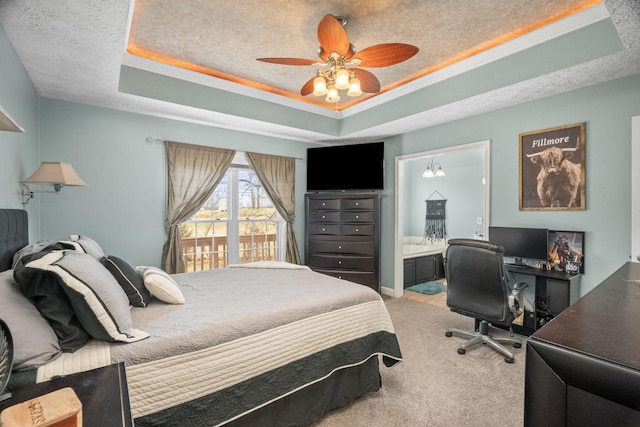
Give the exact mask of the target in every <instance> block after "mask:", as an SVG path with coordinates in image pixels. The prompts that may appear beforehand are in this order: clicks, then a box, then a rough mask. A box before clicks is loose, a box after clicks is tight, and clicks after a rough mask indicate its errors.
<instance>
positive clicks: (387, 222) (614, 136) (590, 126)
mask: <svg viewBox="0 0 640 427" xmlns="http://www.w3.org/2000/svg"><path fill="white" fill-rule="evenodd" d="M636 115H640V75H635V76H631V77H627V78H623V79H618V80H614V81H611V82H608V83H604V84H600V85H597V86H592V87H587V88H584V89H580V90H576V91H572V92H569V93H566V94H562V95H557V96H552V97H548V98H544V99H541V100H538V101H533V102H528V103H525V104H521V105H517V106H514V107H510V108H506V109H502V110H498V111H494V112H491V113H486V114H482V115H478V116H475V117H471V118H467V119H464V120H458V121H455V122H451V123H447V124H444V125H441V126H435V127H431V128H428V129H424V130H420V131H416V132H412V133H409V134H405V135H400V136H396V137H394V138H389V139H388V140H387V145H386V156H387V157H386V168H387V171H392V170H393V165H394V159H395V157H396V156H400V155H407V154H411V153H418V152H422V151H427V150H432V149H437V148H442V147H450V146H456V145H461V144H466V143H470V142H476V141H481V140H486V139H489V140H491V181H490V182H491V224H495V225H503V226H530V227H549V228H555V229H561V230H584V231H586V238H585V246H586V247H585V255H586V259H585V274H584V276H583V278H582V281H581V294H582V295H584V294H585V293H586V292H588V291H589V290H591V289H593V288H594V287H595V286H596V285H597V284H599V283H600V282H601V281H602V280H603V279H604V278H606V277H607V276H608V275H610V274H611V273H613V272H614V271H615V270H616V269H618V267H620V265H622V264H623V263H624V262H626V261H629V260H630V256H631V117H632V116H636ZM580 122H586V210H584V211H520V210H519V209H518V135H519V134H520V133H522V132H528V131H535V130H539V129H546V128H550V127H554V126H560V125H566V124H573V123H580ZM431 141H433V142H431ZM394 180H395V177H394V174H393V173H387V174H386V181H385V188H386V190H385V194H384V196H383V198H382V236H381V238H382V242H381V244H382V249H381V257H382V265H381V276H382V282H383V285H384V286H387V287H393V256H394V255H393V250H394V243H393V242H394V227H393V224H394V221H395V218H394V215H395V214H394V197H393V190H392V189H393V188H394V185H395V182H394Z"/></svg>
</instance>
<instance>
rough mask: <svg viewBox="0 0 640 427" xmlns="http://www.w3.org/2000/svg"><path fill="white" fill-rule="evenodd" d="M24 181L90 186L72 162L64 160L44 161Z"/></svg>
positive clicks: (26, 182) (29, 182)
mask: <svg viewBox="0 0 640 427" xmlns="http://www.w3.org/2000/svg"><path fill="white" fill-rule="evenodd" d="M22 182H24V183H25V184H58V185H75V186H81V187H87V186H88V184H87V183H86V182H84V181H83V180H82V179H81V178H80V177H79V176H78V174H77V173H76V171H74V170H73V167H72V166H71V164H70V163H63V162H42V163H41V164H40V167H39V168H38V169H37V170H36V171H35V172H34V173H33V175H31V176H30V177H29V178H27V179H25V180H24V181H22Z"/></svg>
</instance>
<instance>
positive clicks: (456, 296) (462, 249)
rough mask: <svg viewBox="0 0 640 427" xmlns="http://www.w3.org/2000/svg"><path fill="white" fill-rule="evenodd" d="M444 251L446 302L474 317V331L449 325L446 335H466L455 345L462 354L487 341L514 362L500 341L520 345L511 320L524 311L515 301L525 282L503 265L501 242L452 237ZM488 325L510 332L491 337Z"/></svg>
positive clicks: (509, 360) (507, 360) (509, 361)
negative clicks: (451, 327)
mask: <svg viewBox="0 0 640 427" xmlns="http://www.w3.org/2000/svg"><path fill="white" fill-rule="evenodd" d="M448 243H449V246H448V248H447V252H446V264H445V276H446V279H447V305H448V306H449V309H450V310H451V311H455V312H456V313H460V314H463V315H465V316H470V317H473V318H474V319H476V326H477V327H478V329H477V330H476V331H475V332H468V331H463V330H460V329H449V330H447V332H446V333H445V335H446V336H448V337H450V336H452V335H456V336H460V337H463V338H469V340H468V341H466V342H465V343H463V344H462V346H461V347H460V348H458V353H459V354H465V353H466V350H467V348H469V347H471V346H473V345H476V344H480V343H482V344H488V345H490V346H491V347H492V348H494V349H495V350H496V351H498V352H499V353H501V354H502V355H503V356H505V358H504V360H505V362H507V363H513V353H511V352H510V351H509V350H507V349H506V347H504V346H502V345H501V343H509V344H512V345H513V346H514V347H515V348H520V346H521V345H522V341H521V340H520V339H518V338H515V337H514V336H513V328H512V326H511V323H512V322H513V320H514V319H515V318H517V317H518V316H519V315H520V314H522V312H523V308H522V306H521V304H519V303H518V300H519V298H520V293H521V292H522V291H523V290H524V288H526V287H527V284H526V283H523V282H514V281H512V280H511V275H510V274H509V272H508V270H507V269H506V268H505V267H504V260H503V255H502V254H503V252H504V249H503V248H502V246H499V245H497V244H495V243H492V242H487V241H484V240H472V239H451V240H449V242H448ZM478 322H479V324H478ZM490 325H500V326H503V327H507V328H509V332H510V336H508V337H493V336H492V335H491V334H490V333H489V326H490Z"/></svg>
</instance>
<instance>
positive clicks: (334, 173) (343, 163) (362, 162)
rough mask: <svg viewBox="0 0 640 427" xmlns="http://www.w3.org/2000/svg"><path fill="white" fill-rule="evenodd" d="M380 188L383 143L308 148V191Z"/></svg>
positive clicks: (382, 168) (382, 180)
mask: <svg viewBox="0 0 640 427" xmlns="http://www.w3.org/2000/svg"><path fill="white" fill-rule="evenodd" d="M383 189H384V142H370V143H366V144H351V145H335V146H330V147H316V148H309V149H307V191H340V190H362V191H364V190H383Z"/></svg>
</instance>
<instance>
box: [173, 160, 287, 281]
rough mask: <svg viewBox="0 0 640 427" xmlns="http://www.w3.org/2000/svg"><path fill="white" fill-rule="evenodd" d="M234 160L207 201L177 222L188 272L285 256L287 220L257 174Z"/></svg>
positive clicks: (278, 259) (280, 258) (271, 259)
mask: <svg viewBox="0 0 640 427" xmlns="http://www.w3.org/2000/svg"><path fill="white" fill-rule="evenodd" d="M241 159H244V156H242V157H241ZM235 162H236V159H234V165H232V166H231V167H230V168H229V170H227V172H226V174H225V175H224V178H223V179H222V181H220V183H219V184H218V186H217V187H216V189H215V191H214V192H213V194H212V195H211V196H210V197H209V200H207V202H206V203H205V204H204V205H203V206H202V207H201V208H200V210H199V211H198V212H197V213H196V214H195V215H194V216H193V217H192V218H191V219H189V220H188V221H185V222H183V223H182V224H180V233H181V237H182V247H183V256H184V260H185V264H186V271H187V272H192V271H202V270H209V269H212V268H222V267H226V266H227V265H229V264H238V263H240V264H242V263H247V262H253V261H280V260H283V259H284V257H285V252H284V245H285V242H286V236H285V235H284V231H285V230H286V223H285V221H284V220H283V219H282V218H281V217H280V215H279V214H278V212H277V211H276V209H275V207H274V206H273V203H272V202H271V199H270V198H269V197H268V196H267V193H266V191H265V190H264V188H263V187H262V184H261V183H260V180H259V179H258V177H257V175H256V174H255V173H254V172H253V171H252V170H251V169H249V168H248V167H247V166H243V165H236V164H235Z"/></svg>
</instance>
